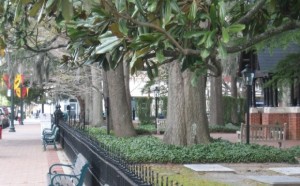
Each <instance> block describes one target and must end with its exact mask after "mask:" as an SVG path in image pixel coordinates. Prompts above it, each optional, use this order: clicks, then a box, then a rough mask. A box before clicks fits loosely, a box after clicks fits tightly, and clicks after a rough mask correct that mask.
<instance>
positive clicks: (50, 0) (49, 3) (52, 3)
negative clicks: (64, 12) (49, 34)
mask: <svg viewBox="0 0 300 186" xmlns="http://www.w3.org/2000/svg"><path fill="white" fill-rule="evenodd" d="M59 3H60V1H59V2H57V1H56V0H47V3H46V10H47V12H51V11H52V10H53V8H54V7H55V6H56V5H57V4H59Z"/></svg>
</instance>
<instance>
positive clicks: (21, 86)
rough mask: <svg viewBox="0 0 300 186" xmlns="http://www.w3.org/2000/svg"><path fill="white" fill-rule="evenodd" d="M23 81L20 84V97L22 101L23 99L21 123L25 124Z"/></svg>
mask: <svg viewBox="0 0 300 186" xmlns="http://www.w3.org/2000/svg"><path fill="white" fill-rule="evenodd" d="M22 84H23V82H22V83H21V84H20V88H21V90H20V91H21V97H20V101H21V116H20V117H21V118H20V125H24V122H23V120H24V113H23V112H24V111H23V107H24V97H23V85H22Z"/></svg>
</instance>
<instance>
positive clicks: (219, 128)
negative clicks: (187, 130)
mask: <svg viewBox="0 0 300 186" xmlns="http://www.w3.org/2000/svg"><path fill="white" fill-rule="evenodd" d="M238 130H240V126H237V125H233V124H231V123H228V124H226V125H225V126H223V125H209V132H220V133H221V132H222V133H235V132H236V131H238Z"/></svg>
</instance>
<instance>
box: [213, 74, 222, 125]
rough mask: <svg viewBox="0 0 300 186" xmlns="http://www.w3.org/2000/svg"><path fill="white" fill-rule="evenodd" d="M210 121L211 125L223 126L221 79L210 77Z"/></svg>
mask: <svg viewBox="0 0 300 186" xmlns="http://www.w3.org/2000/svg"><path fill="white" fill-rule="evenodd" d="M210 87H211V88H210V91H211V96H210V102H209V103H210V114H209V116H210V119H209V122H210V124H211V125H224V111H223V100H222V99H223V97H222V77H221V76H219V77H211V81H210Z"/></svg>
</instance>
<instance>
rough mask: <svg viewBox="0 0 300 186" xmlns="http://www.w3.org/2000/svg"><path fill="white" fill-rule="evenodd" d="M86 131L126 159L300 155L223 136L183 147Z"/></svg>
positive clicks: (239, 159) (289, 159) (261, 159)
mask: <svg viewBox="0 0 300 186" xmlns="http://www.w3.org/2000/svg"><path fill="white" fill-rule="evenodd" d="M87 133H88V135H90V136H91V137H92V138H94V139H95V140H97V141H99V142H100V143H102V144H105V145H106V146H108V147H111V148H113V149H118V151H119V152H120V154H121V155H122V156H123V157H124V158H125V159H126V160H127V161H129V162H136V163H178V164H181V163H254V162H256V163H265V162H273V163H280V162H285V163H297V159H296V157H300V150H299V149H298V150H296V149H292V150H290V149H287V150H284V149H278V148H275V147H270V146H261V145H257V144H250V145H246V144H242V143H231V142H228V141H224V140H220V139H214V140H213V142H212V143H210V144H205V145H204V144H197V145H192V146H188V147H180V146H175V145H168V144H164V143H163V142H162V141H161V140H160V139H158V138H157V137H153V136H151V135H143V136H137V137H128V138H118V137H115V136H113V135H107V134H106V131H105V130H101V129H99V128H89V129H87Z"/></svg>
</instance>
